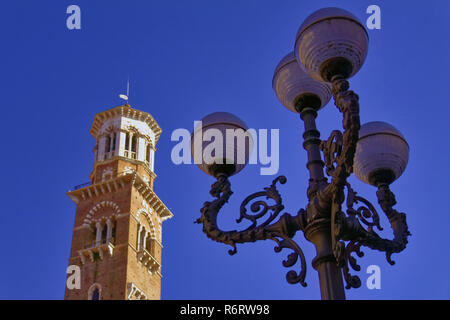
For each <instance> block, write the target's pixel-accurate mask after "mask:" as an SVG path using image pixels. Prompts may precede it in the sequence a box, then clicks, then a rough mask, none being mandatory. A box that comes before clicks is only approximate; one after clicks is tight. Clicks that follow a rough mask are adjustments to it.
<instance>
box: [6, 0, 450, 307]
mask: <svg viewBox="0 0 450 320" xmlns="http://www.w3.org/2000/svg"><path fill="white" fill-rule="evenodd" d="M406 3H407V2H405V1H395V2H394V1H365V0H363V1H361V0H358V1H328V0H324V1H320V3H319V1H311V0H309V1H304V0H296V1H291V0H289V1H287V0H283V1H274V0H271V1H269V0H258V1H256V0H255V1H250V0H248V1H234V0H233V1H219V0H209V1H198V0H192V1H83V0H76V1H73V2H68V1H60V0H58V1H56V0H55V1H44V0H42V1H20V0H19V1H8V2H7V3H4V4H3V5H2V12H3V17H2V19H0V30H1V32H0V34H1V38H2V44H3V46H2V51H1V53H0V57H1V59H0V61H1V62H0V63H1V70H2V77H1V78H0V88H1V92H2V106H3V108H2V112H3V121H2V127H3V139H2V141H3V146H4V148H3V152H2V157H1V160H0V161H1V168H2V169H3V175H2V177H3V183H2V184H1V187H0V188H1V192H0V194H1V197H2V210H1V214H0V228H1V230H0V246H1V248H0V249H1V253H2V262H3V263H2V264H1V265H0V298H1V299H62V298H63V296H64V286H65V279H66V275H65V271H66V267H67V261H68V257H69V250H70V245H71V237H72V227H73V221H74V215H75V205H74V203H73V202H72V201H71V200H70V199H69V198H68V197H67V196H66V195H65V192H66V191H68V190H69V189H71V188H72V186H74V185H77V184H80V183H83V182H86V181H88V180H89V179H88V176H89V173H90V172H91V169H92V164H93V153H92V149H93V147H94V145H95V141H94V139H93V138H92V137H91V136H90V135H89V128H90V125H91V122H92V120H93V118H94V115H95V114H96V113H97V112H100V111H103V110H105V109H109V108H111V107H114V106H117V105H119V104H120V103H121V102H120V100H119V98H118V94H119V93H124V91H125V88H126V79H127V77H128V75H130V78H131V99H130V102H131V104H132V106H133V107H135V108H137V109H141V110H144V111H147V112H149V113H151V114H152V115H153V116H154V117H155V119H156V120H157V121H158V123H159V124H160V126H161V127H162V128H163V134H162V136H161V138H160V141H159V143H158V145H157V148H158V150H157V154H156V164H155V171H156V174H157V175H158V178H157V180H156V182H155V191H156V193H157V194H158V195H159V197H160V198H161V199H162V200H163V201H164V202H165V203H166V204H167V206H168V207H170V209H171V210H172V212H173V213H174V214H175V217H174V218H173V219H172V220H169V221H167V222H165V224H164V225H163V243H164V251H163V269H162V272H163V275H164V277H163V280H162V286H163V287H162V297H163V298H164V299H318V298H320V294H319V288H318V278H317V274H316V272H315V271H314V270H313V269H312V267H311V265H310V261H311V259H312V258H313V257H314V256H315V252H314V248H313V246H312V244H310V243H309V242H307V241H306V240H305V239H304V237H303V235H302V234H297V236H296V238H295V239H296V240H297V241H298V243H299V244H300V246H301V247H302V248H303V249H304V252H305V255H306V257H307V261H308V274H307V278H306V281H307V282H308V287H307V288H302V287H301V286H299V285H289V284H288V283H287V282H286V281H285V273H286V271H287V269H285V268H283V267H282V266H281V261H282V260H283V259H284V258H285V255H282V254H278V253H274V252H273V246H274V244H273V243H269V242H262V243H252V244H245V245H241V246H239V247H238V254H236V255H235V256H233V257H230V256H228V254H227V250H228V247H226V246H224V245H222V244H219V243H215V242H212V241H211V240H209V239H207V238H206V237H205V235H204V234H203V233H202V231H201V226H199V225H195V224H194V223H193V221H194V220H195V219H197V218H198V217H199V216H200V212H199V209H200V208H201V206H202V204H203V202H204V201H206V200H209V199H210V196H209V193H208V192H209V187H210V185H211V183H212V182H213V180H212V178H211V177H209V176H207V175H205V174H203V173H202V172H201V171H200V170H199V169H198V168H197V167H195V166H194V165H190V166H189V165H181V166H176V165H174V164H173V163H172V162H171V159H170V152H171V149H172V147H173V146H174V143H173V142H171V141H170V134H171V132H172V131H173V130H175V129H177V128H187V129H189V130H191V129H192V127H193V121H194V120H199V119H201V118H202V117H203V116H205V115H206V114H208V113H211V112H214V111H228V112H232V113H234V114H236V115H238V116H239V117H240V118H241V119H243V120H244V121H245V122H246V123H247V124H248V125H249V126H250V127H252V128H256V129H259V128H265V129H271V128H278V129H280V171H279V174H284V175H286V176H287V178H288V182H287V184H285V185H283V186H282V187H280V189H279V190H280V192H281V194H282V196H283V199H284V203H285V206H286V211H287V212H290V213H292V214H295V213H296V212H297V211H298V210H299V209H300V208H301V207H304V206H305V205H306V187H307V171H306V168H305V163H306V153H305V151H304V150H303V149H302V147H301V133H302V130H303V129H302V123H301V121H300V119H299V118H298V117H297V116H296V115H295V114H293V113H291V112H290V111H288V110H287V109H285V108H284V107H283V106H281V105H280V103H279V102H278V101H277V99H276V97H275V95H274V93H273V91H272V88H271V79H272V75H273V70H274V68H275V66H276V65H277V63H278V62H279V60H280V59H281V58H282V57H283V56H284V55H285V54H286V53H288V52H289V51H291V50H293V45H294V38H295V34H296V32H297V29H298V27H299V25H300V24H301V22H302V21H303V19H305V18H306V17H307V16H308V15H309V14H310V13H312V12H313V11H315V10H316V9H318V8H320V7H326V6H340V7H342V8H344V9H347V10H350V11H351V12H353V13H354V14H355V15H356V16H358V17H359V18H360V19H361V20H362V21H365V20H366V18H367V16H368V15H367V14H366V13H365V11H366V8H367V7H368V6H369V5H371V4H377V5H379V6H380V8H381V12H382V28H381V30H371V31H369V37H370V44H369V54H368V56H367V59H366V62H365V64H364V66H363V68H362V69H361V71H360V72H359V73H358V74H357V75H356V76H355V77H354V78H352V79H351V87H352V89H353V90H355V91H356V92H357V93H358V94H359V96H360V103H361V121H362V122H363V123H364V122H368V121H375V120H381V121H386V122H389V123H391V124H393V125H394V126H395V127H397V128H398V129H399V130H400V131H401V132H402V133H403V134H404V136H405V137H406V139H407V140H408V142H409V145H410V161H409V165H408V167H407V169H406V171H405V173H404V175H403V176H402V177H401V178H400V179H399V180H398V181H396V182H395V183H394V184H393V185H392V190H393V191H394V192H395V194H396V196H397V201H398V206H397V208H398V210H400V211H403V212H406V213H407V219H408V223H409V226H410V231H411V233H412V236H411V237H410V243H409V245H408V247H407V249H406V250H405V251H404V252H402V253H401V254H398V255H394V256H393V258H394V260H395V261H396V262H397V263H396V265H395V266H393V267H392V266H389V265H388V264H387V262H386V261H385V260H384V254H383V253H380V252H371V251H370V250H368V249H366V250H363V251H364V252H365V256H364V257H363V258H362V259H359V261H360V264H361V266H362V271H361V272H360V273H359V275H360V277H361V279H362V281H363V286H362V287H361V288H360V289H356V290H355V289H352V290H350V291H347V292H346V294H347V298H349V299H449V298H450V271H449V269H448V266H449V264H450V251H449V249H448V244H449V243H450V240H449V236H448V230H449V227H450V215H449V209H450V197H449V194H450V192H449V191H450V187H449V183H448V177H449V175H450V172H449V166H448V165H446V164H445V161H446V159H448V158H449V157H450V148H449V147H448V144H449V142H448V141H449V133H448V132H449V131H448V127H449V125H448V123H449V122H448V121H449V119H450V111H449V107H448V98H447V94H448V92H449V89H450V87H449V80H448V74H449V71H450V66H449V64H450V60H449V59H448V57H449V56H450V41H449V38H448V33H449V32H450V25H449V23H448V21H450V4H449V3H448V2H447V1H443V0H442V1H437V0H430V1H415V2H410V3H409V4H406ZM71 4H77V5H79V6H80V8H81V12H82V22H81V23H82V29H81V30H78V31H70V30H68V29H67V28H66V21H65V20H66V17H67V14H66V8H67V6H69V5H71ZM340 126H341V117H340V114H339V113H338V111H337V110H336V108H335V107H334V106H333V104H332V103H330V104H329V105H328V106H327V107H326V108H324V109H323V110H321V111H320V113H319V117H318V127H319V129H320V130H321V132H322V138H323V139H325V138H326V137H328V134H329V132H330V131H331V130H333V129H336V128H339V127H340ZM443 161H444V162H443ZM273 178H274V177H271V176H260V175H259V167H258V166H248V167H247V168H245V169H244V170H243V171H242V172H241V173H240V174H239V175H237V176H235V177H233V178H232V179H231V182H232V187H233V190H234V192H235V193H234V195H233V197H232V198H231V201H230V203H229V204H228V206H227V207H225V208H224V210H223V211H224V212H223V213H222V217H221V218H220V220H219V222H221V223H223V226H224V228H229V229H234V228H238V227H240V226H239V225H236V224H234V222H233V221H234V219H235V218H237V217H238V215H239V212H238V208H239V204H240V202H241V201H242V200H243V199H244V198H245V197H246V196H247V195H248V194H250V193H253V192H255V191H259V190H260V189H262V188H263V187H265V186H268V185H270V183H271V181H272V179H273ZM350 182H351V183H352V185H353V186H354V187H355V189H357V191H358V192H359V193H360V194H361V195H363V196H366V197H367V198H368V199H369V200H371V201H372V202H373V203H376V198H375V189H374V188H372V187H369V186H366V185H363V184H362V183H360V182H359V181H357V180H356V178H354V177H352V178H351V180H350ZM382 225H383V226H384V227H385V228H384V229H385V230H384V231H383V232H382V233H381V234H382V235H383V236H384V237H389V238H390V237H392V234H391V232H390V228H389V225H388V222H387V219H386V218H385V217H384V216H383V218H382ZM371 264H377V265H379V266H380V267H381V276H382V279H381V290H368V289H367V288H366V287H365V285H364V283H365V281H366V279H367V277H368V275H367V274H366V273H365V270H366V268H367V266H369V265H371Z"/></svg>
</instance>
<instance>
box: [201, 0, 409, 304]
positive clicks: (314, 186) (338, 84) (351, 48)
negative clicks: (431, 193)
mask: <svg viewBox="0 0 450 320" xmlns="http://www.w3.org/2000/svg"><path fill="white" fill-rule="evenodd" d="M367 49H368V35H367V32H366V30H365V28H364V26H363V25H362V24H361V22H360V21H359V20H358V19H357V18H356V17H355V16H353V15H352V14H351V13H349V12H347V11H345V10H342V9H338V8H325V9H321V10H318V11H316V12H314V13H313V14H311V15H310V16H309V17H308V18H307V19H306V20H305V22H304V23H303V24H302V25H301V27H300V29H299V32H298V34H297V38H296V41H295V52H293V53H290V54H288V55H287V56H286V57H284V58H283V59H282V60H281V62H280V63H279V64H278V66H277V68H276V70H275V74H274V77H273V83H272V84H273V88H274V90H275V92H276V94H277V97H278V99H279V100H280V101H281V103H282V104H283V105H284V106H285V107H286V108H288V109H289V110H291V111H293V112H296V113H299V114H300V117H301V119H302V120H303V122H304V129H305V131H304V134H303V138H304V142H303V147H304V148H305V150H306V152H307V155H308V162H307V169H308V171H309V176H310V179H309V186H308V189H307V196H308V204H307V205H306V207H305V208H304V209H303V208H302V209H300V210H299V211H298V213H297V214H296V215H294V216H293V215H290V214H289V213H285V214H283V215H281V217H279V219H278V220H276V221H275V219H276V218H277V217H278V216H279V214H280V213H281V211H282V210H283V209H284V206H283V203H282V199H281V196H280V194H279V193H278V191H277V188H276V184H277V183H278V182H279V183H281V184H284V183H286V178H285V177H284V176H280V177H278V178H276V179H275V180H274V181H273V183H272V185H271V186H270V187H268V188H265V189H264V190H263V191H260V192H257V193H254V194H252V195H250V196H248V197H247V198H246V199H245V200H244V201H243V202H242V204H241V207H240V217H239V219H238V220H237V222H241V221H242V220H243V219H246V220H249V221H250V222H251V225H250V227H248V228H247V229H245V230H243V231H222V230H221V229H220V228H219V227H218V225H217V215H218V213H219V211H220V209H221V208H222V207H223V206H224V204H225V203H226V202H228V200H229V198H230V196H231V195H232V191H231V185H230V182H229V180H228V178H229V177H230V176H232V175H233V174H236V173H237V172H238V171H240V170H242V168H243V165H233V164H226V162H224V161H223V158H225V156H224V155H225V154H226V152H225V150H223V152H222V153H221V152H217V153H216V154H215V158H212V159H208V161H205V162H203V163H201V164H199V166H200V168H201V169H202V170H203V171H204V172H206V173H208V174H209V175H211V176H214V177H215V178H216V179H217V181H216V182H215V183H214V184H213V185H212V188H211V191H210V194H211V195H212V196H213V197H215V198H216V199H215V200H213V201H211V202H205V203H204V206H203V208H202V209H201V213H202V215H201V217H200V218H199V219H198V220H197V221H196V222H197V223H201V224H203V231H204V232H205V233H206V235H207V236H208V237H209V238H211V239H212V240H215V241H218V242H222V243H225V244H228V245H231V246H232V248H233V249H232V250H230V251H229V253H230V254H235V253H236V244H237V243H245V242H255V241H257V240H273V241H275V242H276V244H277V245H276V247H275V251H276V252H280V251H281V250H282V249H288V250H291V251H292V253H290V254H289V255H288V257H287V259H286V260H285V261H283V266H285V267H288V268H289V267H292V266H294V265H295V264H296V263H297V262H299V264H300V272H296V271H294V270H291V271H289V272H288V273H287V274H286V279H287V281H288V282H289V283H292V284H295V283H300V284H301V285H302V286H306V282H305V276H306V261H305V257H304V254H303V252H302V250H301V249H300V247H299V245H298V244H297V243H296V242H295V241H294V240H293V237H294V236H295V234H296V232H297V231H302V232H303V233H304V236H305V238H306V239H307V240H308V241H310V242H312V243H313V244H314V246H315V247H316V252H317V256H316V257H315V258H314V259H313V261H312V266H313V267H314V269H316V270H317V272H318V274H319V281H320V289H321V296H322V299H345V291H344V282H343V278H344V280H345V282H346V288H347V289H350V288H358V287H360V286H361V281H360V279H359V277H358V276H356V275H351V274H350V268H352V269H353V270H356V271H359V270H360V267H359V265H358V264H357V261H356V258H355V257H354V256H352V254H353V253H354V254H356V255H357V256H359V257H362V256H363V253H362V252H361V251H360V248H361V246H365V247H369V248H371V249H374V250H379V251H382V252H385V254H386V258H387V261H388V262H389V263H390V264H391V265H392V264H394V262H393V261H392V260H391V255H392V254H393V253H398V252H400V251H402V250H403V249H404V248H405V247H406V244H407V242H408V236H409V235H410V233H409V231H408V226H407V224H406V215H405V214H404V213H400V212H398V211H397V210H395V209H394V208H393V206H394V205H395V204H396V200H395V196H394V194H393V193H392V191H391V190H390V188H389V185H390V184H391V183H392V182H394V181H395V180H396V179H397V178H399V177H400V175H401V174H402V173H403V171H404V169H405V167H406V164H407V162H408V153H409V147H408V144H407V143H406V141H405V139H404V137H403V136H402V134H401V133H400V132H399V131H398V130H396V129H395V128H394V127H393V126H391V125H389V124H387V123H384V122H369V123H366V124H364V125H362V126H361V125H360V120H359V102H358V96H357V95H356V94H355V93H354V92H353V91H349V90H348V89H349V83H348V81H347V79H349V78H350V77H351V76H353V75H354V74H356V73H357V72H358V71H359V69H360V68H361V66H362V64H363V62H364V60H365V57H366V54H367ZM331 96H333V98H334V102H335V105H336V106H337V108H338V109H339V111H340V112H341V113H342V115H343V122H342V126H343V129H344V130H343V132H341V131H339V130H334V131H333V132H332V133H331V135H330V137H329V138H328V139H327V140H325V141H322V140H321V139H320V133H319V131H318V130H317V129H316V124H315V119H316V117H317V112H318V111H319V110H320V109H321V108H323V107H324V106H325V105H326V104H327V103H328V102H329V100H330V98H331ZM208 128H214V129H217V130H219V131H220V132H222V133H223V135H224V136H225V130H226V129H236V128H240V129H244V130H245V129H246V126H245V124H244V123H243V122H242V121H241V120H239V119H238V118H237V117H235V116H233V115H231V114H229V113H214V114H211V115H209V116H207V117H205V118H204V119H203V127H202V128H197V129H196V130H195V131H194V133H193V136H195V135H196V133H198V132H199V131H202V132H203V130H206V129H208ZM193 149H194V148H193ZM233 151H235V152H237V151H236V150H233ZM193 152H194V156H195V152H196V150H193ZM245 152H246V153H248V152H249V150H248V149H246V150H245ZM227 154H230V153H227ZM197 156H198V155H197ZM245 157H246V160H248V154H246V155H245ZM218 160H221V161H218ZM233 160H236V155H235V156H234V159H233ZM235 163H236V162H235ZM324 168H325V172H324ZM352 173H355V175H356V176H357V177H358V178H359V179H360V180H362V181H363V182H365V183H368V184H370V185H373V186H375V187H376V188H377V189H378V191H377V193H376V194H377V198H378V203H379V205H380V207H381V209H382V210H383V212H384V213H385V214H386V216H387V218H388V219H389V222H390V224H391V227H392V230H393V233H394V238H393V239H392V240H388V239H383V238H381V237H380V236H379V235H378V234H377V233H376V232H375V229H378V230H382V228H381V226H380V221H379V215H378V213H377V210H376V209H375V207H374V206H373V205H372V204H371V203H370V202H369V201H367V200H366V199H364V198H362V197H360V196H359V195H357V193H356V192H355V191H354V190H353V189H352V187H351V186H350V184H349V183H348V182H347V179H348V177H349V176H350V175H351V174H352ZM325 174H326V175H327V176H328V177H330V181H328V178H327V177H326V176H325ZM264 197H265V198H266V199H265V200H257V199H258V198H264ZM268 202H270V203H268ZM344 203H345V206H344ZM247 207H249V208H250V209H251V211H252V212H253V213H254V214H249V213H248V212H247ZM344 207H345V208H344ZM260 219H261V220H264V221H263V222H261V220H260ZM342 275H343V277H342Z"/></svg>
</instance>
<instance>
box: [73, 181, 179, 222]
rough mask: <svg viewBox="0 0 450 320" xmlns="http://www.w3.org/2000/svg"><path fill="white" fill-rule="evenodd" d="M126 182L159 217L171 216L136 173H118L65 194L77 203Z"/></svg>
mask: <svg viewBox="0 0 450 320" xmlns="http://www.w3.org/2000/svg"><path fill="white" fill-rule="evenodd" d="M128 184H131V185H132V186H134V187H135V188H136V190H137V191H138V192H139V193H140V194H141V195H142V197H143V198H144V199H145V201H147V202H148V204H149V205H150V207H152V208H153V210H154V211H155V212H156V213H157V214H158V215H159V216H160V217H161V220H162V221H165V220H167V219H170V218H172V217H173V214H172V212H170V210H169V208H167V207H166V205H165V204H164V203H163V202H162V201H161V199H159V198H158V196H157V195H156V194H155V192H153V190H152V189H151V188H150V187H149V185H148V184H147V183H146V182H145V180H144V179H143V178H142V177H141V176H140V175H139V174H138V173H137V172H133V173H129V174H126V175H120V176H118V177H116V178H113V179H109V180H105V181H102V182H99V183H96V184H91V185H89V186H86V187H84V188H80V189H77V190H72V191H69V192H67V195H68V196H69V197H70V198H71V199H72V200H73V201H74V202H75V203H76V204H78V203H79V202H80V200H86V199H90V198H96V197H99V196H101V195H103V194H107V193H112V192H117V191H119V190H121V189H123V188H125V187H126V186H127V185H128Z"/></svg>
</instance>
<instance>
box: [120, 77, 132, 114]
mask: <svg viewBox="0 0 450 320" xmlns="http://www.w3.org/2000/svg"><path fill="white" fill-rule="evenodd" d="M129 96H130V76H128V81H127V94H126V95H124V94H119V97H120V99H123V100H125V101H126V103H125V105H126V106H128V107H129V106H130V105H129V104H128V98H129Z"/></svg>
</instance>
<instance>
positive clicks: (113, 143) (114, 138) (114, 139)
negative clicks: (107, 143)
mask: <svg viewBox="0 0 450 320" xmlns="http://www.w3.org/2000/svg"><path fill="white" fill-rule="evenodd" d="M116 136H117V133H116V132H114V135H113V142H112V151H115V150H116Z"/></svg>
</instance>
